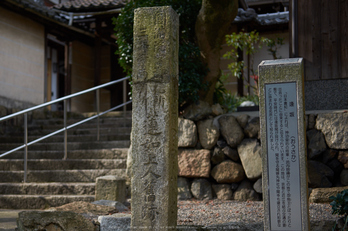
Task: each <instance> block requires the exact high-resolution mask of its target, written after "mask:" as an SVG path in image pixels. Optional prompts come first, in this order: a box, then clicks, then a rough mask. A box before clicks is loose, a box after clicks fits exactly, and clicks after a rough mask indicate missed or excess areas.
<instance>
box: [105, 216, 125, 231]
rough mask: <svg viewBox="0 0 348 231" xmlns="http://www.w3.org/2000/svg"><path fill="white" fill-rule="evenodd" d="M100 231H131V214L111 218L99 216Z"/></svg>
mask: <svg viewBox="0 0 348 231" xmlns="http://www.w3.org/2000/svg"><path fill="white" fill-rule="evenodd" d="M98 221H99V223H100V231H115V230H117V231H129V230H131V229H130V224H131V214H122V213H115V214H113V215H109V216H99V217H98Z"/></svg>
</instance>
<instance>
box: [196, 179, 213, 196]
mask: <svg viewBox="0 0 348 231" xmlns="http://www.w3.org/2000/svg"><path fill="white" fill-rule="evenodd" d="M191 192H192V195H193V196H194V197H195V198H196V199H198V200H204V199H209V200H210V199H213V192H212V189H211V184H210V182H209V181H208V180H206V179H203V178H198V179H194V180H193V181H192V185H191Z"/></svg>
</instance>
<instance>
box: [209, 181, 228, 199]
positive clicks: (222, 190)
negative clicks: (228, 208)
mask: <svg viewBox="0 0 348 231" xmlns="http://www.w3.org/2000/svg"><path fill="white" fill-rule="evenodd" d="M212 187H213V190H214V192H215V194H216V197H217V199H220V200H232V196H233V192H232V189H231V185H229V184H213V185H212Z"/></svg>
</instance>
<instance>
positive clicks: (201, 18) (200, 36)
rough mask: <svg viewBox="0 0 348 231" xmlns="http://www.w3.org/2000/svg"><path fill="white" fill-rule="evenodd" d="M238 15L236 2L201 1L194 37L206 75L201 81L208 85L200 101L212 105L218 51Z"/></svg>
mask: <svg viewBox="0 0 348 231" xmlns="http://www.w3.org/2000/svg"><path fill="white" fill-rule="evenodd" d="M237 13H238V0H203V1H202V8H201V10H200V11H199V14H198V16H197V21H196V28H195V30H196V37H197V41H198V46H199V49H200V50H201V55H202V58H203V62H204V63H205V64H206V65H207V67H208V73H207V75H206V76H205V78H204V79H203V81H204V82H208V83H209V88H208V90H207V91H201V92H200V99H201V100H203V101H206V102H208V103H209V104H213V96H214V91H215V85H216V83H217V81H218V79H219V78H220V75H221V70H220V57H221V55H220V49H221V45H222V44H224V41H225V40H224V38H225V35H226V34H227V33H228V32H229V28H230V26H231V23H232V22H233V20H234V18H235V17H236V15H237Z"/></svg>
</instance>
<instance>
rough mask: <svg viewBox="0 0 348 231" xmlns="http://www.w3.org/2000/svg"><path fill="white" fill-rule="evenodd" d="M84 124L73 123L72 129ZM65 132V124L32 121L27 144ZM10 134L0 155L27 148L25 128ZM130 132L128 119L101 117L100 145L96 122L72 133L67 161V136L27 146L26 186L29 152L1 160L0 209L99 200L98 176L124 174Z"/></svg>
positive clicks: (1, 144)
mask: <svg viewBox="0 0 348 231" xmlns="http://www.w3.org/2000/svg"><path fill="white" fill-rule="evenodd" d="M80 120H81V119H69V120H68V125H69V124H72V123H76V122H78V121H80ZM62 127H63V120H62V119H57V118H51V119H33V120H32V122H31V123H30V125H29V127H28V137H29V138H28V140H29V142H30V141H31V140H34V139H37V138H39V137H42V136H43V135H46V134H48V133H50V132H53V131H56V130H58V129H61V128H62ZM7 130H8V129H7ZM9 130H11V131H10V132H3V134H2V135H0V154H1V153H4V152H5V151H9V150H10V149H12V148H15V147H17V146H20V145H22V144H23V129H9ZM18 130H21V131H18ZM130 132H131V116H130V115H129V114H128V116H126V117H121V116H108V117H101V118H100V139H99V141H97V120H96V119H94V120H92V121H89V122H87V123H85V124H82V125H79V126H77V127H75V128H72V129H69V130H68V157H67V159H66V160H63V157H64V143H63V141H64V134H63V133H61V134H58V135H56V136H53V137H50V138H48V139H46V140H44V141H41V142H39V143H36V144H33V145H31V146H29V147H28V164H27V166H28V175H27V182H26V183H23V176H24V162H23V156H24V151H17V152H14V153H11V154H9V155H7V156H5V157H3V158H0V209H42V208H48V207H54V206H60V205H63V204H66V203H70V202H73V201H88V202H90V201H94V195H95V180H96V178H97V177H99V176H105V175H121V176H123V175H125V170H126V159H127V151H128V147H129V143H130Z"/></svg>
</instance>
